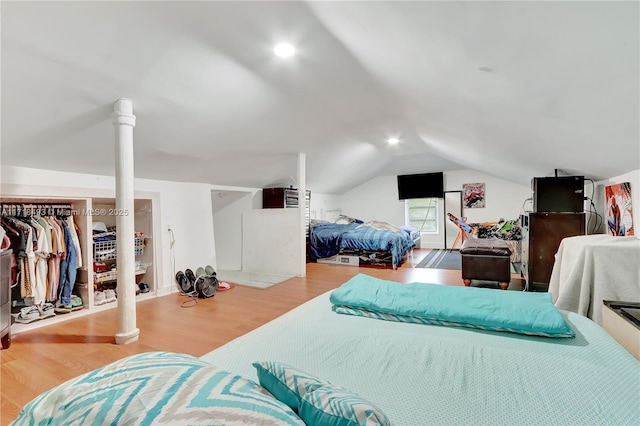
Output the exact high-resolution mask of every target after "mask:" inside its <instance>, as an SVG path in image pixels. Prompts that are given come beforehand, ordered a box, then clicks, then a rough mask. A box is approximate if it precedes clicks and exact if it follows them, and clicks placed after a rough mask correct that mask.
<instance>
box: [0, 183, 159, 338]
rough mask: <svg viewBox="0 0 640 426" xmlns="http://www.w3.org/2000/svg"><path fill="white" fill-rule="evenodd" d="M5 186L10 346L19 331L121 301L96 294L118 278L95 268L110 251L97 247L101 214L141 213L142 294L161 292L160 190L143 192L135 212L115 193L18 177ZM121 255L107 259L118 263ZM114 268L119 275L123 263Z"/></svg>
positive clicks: (1, 218)
mask: <svg viewBox="0 0 640 426" xmlns="http://www.w3.org/2000/svg"><path fill="white" fill-rule="evenodd" d="M2 189H3V192H4V193H3V194H2V195H1V196H0V259H2V265H5V264H6V265H7V268H6V269H7V271H6V272H5V271H4V270H3V271H0V272H2V274H0V278H1V281H0V284H2V285H4V284H5V282H6V283H7V286H6V287H2V289H0V290H3V291H2V295H3V297H2V299H1V302H2V303H0V308H1V310H0V314H1V315H5V313H6V318H5V317H4V316H2V317H1V319H2V322H1V323H0V333H1V335H0V337H2V346H3V348H4V347H5V343H6V346H7V347H8V345H9V344H10V341H11V336H12V335H13V336H15V335H17V334H19V333H22V332H25V331H29V330H33V329H36V328H40V327H44V326H46V325H49V324H53V323H58V322H62V321H65V320H67V319H71V318H76V317H78V316H82V315H87V314H91V313H93V312H97V311H99V310H101V309H109V308H111V307H115V306H117V304H116V303H107V304H104V305H102V306H100V301H99V300H95V292H94V289H96V287H100V285H103V286H104V284H105V282H107V283H109V284H116V281H115V279H109V278H105V277H104V276H103V274H95V273H94V262H95V259H94V258H95V257H96V255H97V256H98V257H99V256H103V255H104V253H101V252H98V253H94V248H95V246H94V243H95V240H94V238H93V237H94V232H93V224H94V222H103V223H106V224H107V226H113V225H115V216H116V215H117V214H120V213H122V214H133V215H134V219H135V225H136V238H135V244H136V247H135V255H136V271H135V272H136V277H135V278H136V285H139V286H140V289H141V291H140V293H141V294H140V295H139V296H138V297H136V299H137V300H144V299H146V298H152V297H156V296H157V288H158V287H157V286H158V282H157V281H158V278H157V275H156V268H160V269H161V267H162V264H161V261H159V260H158V257H157V255H156V250H155V245H154V244H153V243H154V240H153V239H152V238H153V235H154V233H155V234H156V235H160V220H159V215H154V213H153V208H152V207H153V206H154V205H158V204H159V197H158V194H156V193H141V197H140V198H136V199H135V203H134V211H133V212H119V211H117V209H116V206H115V199H114V198H110V197H109V198H106V197H104V198H103V197H74V196H60V197H55V196H51V197H40V196H37V195H21V194H20V192H17V191H18V190H21V189H22V188H17V189H13V188H11V186H10V185H7V186H3V188H2ZM27 189H28V188H27ZM74 231H75V233H74ZM114 254H115V252H114ZM6 259H8V260H6ZM115 260H116V259H112V260H109V261H107V263H110V266H113V265H114V264H115ZM108 274H113V275H115V269H110V270H109V271H108ZM5 275H6V276H5ZM114 287H115V286H114ZM7 290H8V291H7ZM5 291H6V294H5ZM67 297H68V299H67Z"/></svg>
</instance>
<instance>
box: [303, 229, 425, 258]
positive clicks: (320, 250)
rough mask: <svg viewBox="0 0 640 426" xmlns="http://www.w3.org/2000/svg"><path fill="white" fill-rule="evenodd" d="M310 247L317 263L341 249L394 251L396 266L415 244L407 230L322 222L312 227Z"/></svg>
mask: <svg viewBox="0 0 640 426" xmlns="http://www.w3.org/2000/svg"><path fill="white" fill-rule="evenodd" d="M310 245H311V247H310V252H311V259H313V260H317V259H322V258H325V257H331V256H334V255H336V254H338V252H339V251H340V250H341V249H353V250H371V251H390V252H391V253H392V254H393V256H394V259H395V264H394V266H398V265H399V264H400V260H401V259H402V256H403V255H404V254H405V253H406V252H407V251H409V250H410V249H411V248H413V247H414V246H415V243H414V242H413V240H412V239H411V237H410V236H409V234H408V233H407V232H405V231H401V232H394V231H389V230H384V229H376V228H372V227H370V226H367V225H365V224H359V223H349V224H337V223H321V224H318V225H316V226H314V227H312V228H311V234H310Z"/></svg>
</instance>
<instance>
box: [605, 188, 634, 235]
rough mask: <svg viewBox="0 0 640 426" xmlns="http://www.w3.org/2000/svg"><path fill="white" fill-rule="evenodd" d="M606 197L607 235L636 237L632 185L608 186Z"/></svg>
mask: <svg viewBox="0 0 640 426" xmlns="http://www.w3.org/2000/svg"><path fill="white" fill-rule="evenodd" d="M604 195H605V200H606V204H607V213H606V214H607V233H608V234H609V235H616V236H628V235H634V231H633V209H632V207H631V183H630V182H623V183H618V184H616V185H609V186H606V187H605V191H604Z"/></svg>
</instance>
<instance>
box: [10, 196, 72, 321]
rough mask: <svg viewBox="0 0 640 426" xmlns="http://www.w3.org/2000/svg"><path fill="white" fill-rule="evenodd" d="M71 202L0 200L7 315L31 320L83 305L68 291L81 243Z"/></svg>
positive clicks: (61, 312) (70, 289) (67, 311)
mask: <svg viewBox="0 0 640 426" xmlns="http://www.w3.org/2000/svg"><path fill="white" fill-rule="evenodd" d="M72 212H73V210H72V208H71V205H70V204H59V203H56V204H44V203H4V202H3V203H2V204H1V205H0V229H1V230H0V234H1V236H2V244H1V245H0V247H1V248H2V249H3V250H4V249H11V251H12V255H11V273H10V285H11V313H12V316H13V317H14V319H15V322H16V323H21V324H30V323H32V322H35V321H40V320H44V319H48V318H51V317H54V316H56V314H67V313H70V312H72V311H76V310H80V309H83V302H82V300H81V299H80V297H79V296H77V295H74V294H73V288H74V285H75V282H76V275H77V270H78V269H79V268H81V267H82V265H83V256H82V247H81V244H80V238H79V234H81V232H82V231H81V229H80V228H79V227H78V225H77V224H76V221H75V219H74V216H73V214H72Z"/></svg>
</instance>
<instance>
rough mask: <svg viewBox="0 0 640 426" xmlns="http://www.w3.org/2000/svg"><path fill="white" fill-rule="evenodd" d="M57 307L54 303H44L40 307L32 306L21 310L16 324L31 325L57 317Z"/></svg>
mask: <svg viewBox="0 0 640 426" xmlns="http://www.w3.org/2000/svg"><path fill="white" fill-rule="evenodd" d="M54 311H55V307H54V306H53V304H52V303H49V302H44V303H41V304H39V305H31V306H27V307H24V308H22V309H20V312H19V313H18V315H17V317H16V322H19V323H21V324H29V323H32V322H34V321H38V320H41V319H45V318H49V317H54V316H56V313H55V312H54Z"/></svg>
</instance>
